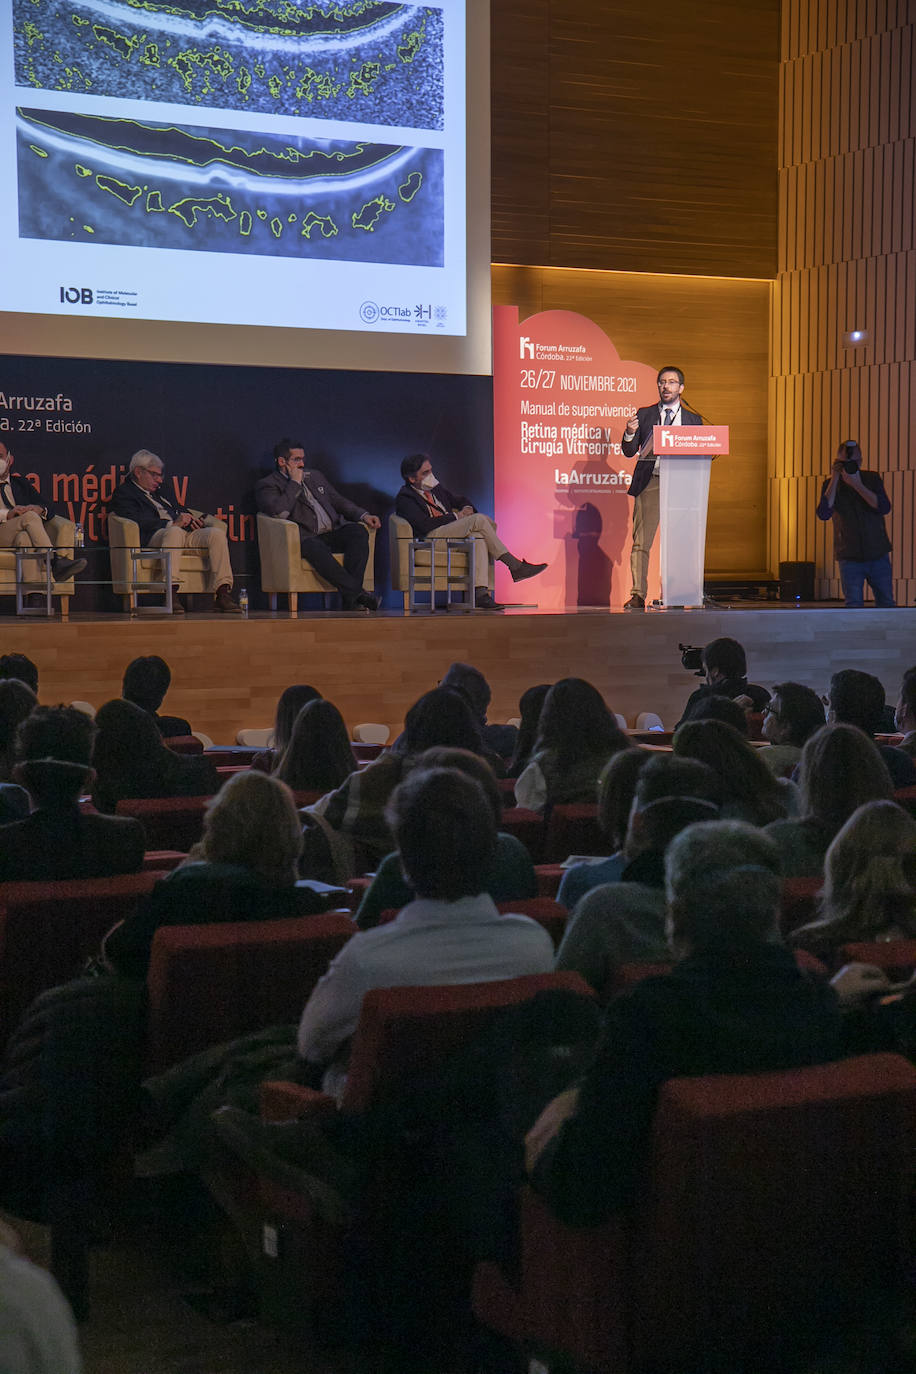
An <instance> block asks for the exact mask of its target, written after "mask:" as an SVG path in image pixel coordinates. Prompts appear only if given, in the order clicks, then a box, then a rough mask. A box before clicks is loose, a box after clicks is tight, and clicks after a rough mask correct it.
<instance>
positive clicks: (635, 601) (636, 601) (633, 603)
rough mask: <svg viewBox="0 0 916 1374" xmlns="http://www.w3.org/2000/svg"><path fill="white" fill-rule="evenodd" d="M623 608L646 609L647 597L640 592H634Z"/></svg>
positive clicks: (628, 609)
mask: <svg viewBox="0 0 916 1374" xmlns="http://www.w3.org/2000/svg"><path fill="white" fill-rule="evenodd" d="M623 609H624V610H625V611H644V610H645V609H646V602H645V598H644V597H642V596H640V595H639V593H638V592H634V593H633V595H632V596H631V597H630V599H629V601H628V602H627V603H626V605H625V606H624V608H623Z"/></svg>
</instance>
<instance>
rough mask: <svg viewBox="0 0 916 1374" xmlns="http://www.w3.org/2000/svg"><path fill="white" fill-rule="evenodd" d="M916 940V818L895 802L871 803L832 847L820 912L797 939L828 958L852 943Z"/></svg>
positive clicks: (796, 934)
mask: <svg viewBox="0 0 916 1374" xmlns="http://www.w3.org/2000/svg"><path fill="white" fill-rule="evenodd" d="M913 939H916V820H913V817H912V816H910V815H909V814H908V813H907V812H906V811H904V810H903V808H902V807H900V806H897V804H896V803H895V802H892V801H873V802H868V803H866V805H865V806H860V807H859V808H858V810H857V811H854V812H853V814H852V815H851V816H850V817H849V820H848V821H847V822H846V824H845V825H844V826H843V828H842V830H840V832H839V834H838V835H837V836H836V838H835V839H834V841H833V843H832V844H831V846H830V848H829V849H828V850H827V858H826V861H825V864H824V890H823V892H822V893H821V896H820V913H819V915H818V918H817V920H816V921H812V922H811V923H810V924H809V925H806V926H802V927H801V928H800V929H799V930H796V931H795V932H794V934H793V936H792V943H793V944H797V945H801V947H802V948H803V949H807V950H810V951H811V953H812V954H817V955H821V956H822V955H829V954H831V953H833V952H834V951H835V950H837V949H839V948H840V946H841V945H844V944H847V943H849V942H850V941H858V940H869V941H870V940H882V941H883V940H913Z"/></svg>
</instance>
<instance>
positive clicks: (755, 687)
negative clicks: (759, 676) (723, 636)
mask: <svg viewBox="0 0 916 1374" xmlns="http://www.w3.org/2000/svg"><path fill="white" fill-rule="evenodd" d="M704 697H728V698H729V699H730V700H731V701H734V699H735V697H750V699H751V701H752V702H753V710H755V711H762V710H763V708H764V706H766V704H767V702H768V701H769V699H770V694H769V692H768V691H767V689H766V688H765V687H761V686H760V685H759V683H756V682H748V680H747V678H746V677H728V678H724V679H723V680H722V681H721V682H704V683H703V686H702V687H698V688H697V689H696V691H695V692H691V693H690V696H689V697H688V698H687V705H686V706H685V707H684V713H683V715H682V716H681V718H680V720H679V721H678V723H677V725H676V726H675V727H674V728H675V730H676V729H677V728H678V726H680V725H683V724H684V721H685V720H689V719H690V712H691V709H692V707H693V706H694V705H695V704H696V703H697V702H698V701H702V700H703V699H704Z"/></svg>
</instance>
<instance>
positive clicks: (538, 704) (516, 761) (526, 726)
mask: <svg viewBox="0 0 916 1374" xmlns="http://www.w3.org/2000/svg"><path fill="white" fill-rule="evenodd" d="M549 691H550V683H549V682H539V683H538V684H537V686H535V687H529V688H528V689H527V691H524V692H522V695H521V696H520V697H519V702H518V709H519V717H520V719H521V722H522V723H521V725H520V726H519V727H518V737H517V739H516V741H515V751H514V753H513V755H512V758H511V759H510V760H509V764H508V767H507V768H506V776H507V777H509V778H517V777H518V776H519V774H520V773H523V772H524V771H525V769H526V768H527V766H528V763H529V762H530V759H531V755H532V754H533V752H534V743H535V740H536V739H537V735H538V726H539V725H540V723H541V711H542V710H543V709H544V702H545V701H546V700H547V693H548V692H549Z"/></svg>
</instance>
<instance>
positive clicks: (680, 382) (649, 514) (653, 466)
mask: <svg viewBox="0 0 916 1374" xmlns="http://www.w3.org/2000/svg"><path fill="white" fill-rule="evenodd" d="M656 380H657V384H658V405H657V406H640V408H639V410H634V411H633V412H632V414H631V415H629V416H628V418H627V427H626V429H625V430H624V432H623V438H622V439H621V441H620V447H621V449H622V450H623V455H624V457H625V458H634V457H635V456H636V454H637V453H642V452H643V451H644V450H645V451H647V452H648V454H649V456H648V457H645V458H640V460H639V462H638V463H637V464H636V467H635V469H634V471H633V481H632V482H631V483H630V495H631V496H632V497H634V498H635V499H634V502H633V547H632V549H631V551H630V577H631V579H632V586H631V588H630V599H629V601H628V602H627V603H626V605H625V606H624V608H623V609H624V610H625V611H644V610H645V609H646V588H647V586H648V581H649V554H650V552H651V549H652V545H653V543H654V542H655V536H656V534H657V533H658V498H659V485H660V480H659V475H658V459H657V458H656V457H655V455H654V454H653V453H652V430H653V428H654V427H655V425H665V426H667V427H668V428H670V427H671V426H673V425H701V424H702V423H703V418H702V416H700V415H697V414H696V413H695V412H694V411H692V410H685V409H684V407H683V406H682V405H681V393H682V392H683V390H684V374H683V372H682V371H681V369H680V368H679V367H663V368H662V370H661V372H659V374H658V377H657V379H656Z"/></svg>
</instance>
